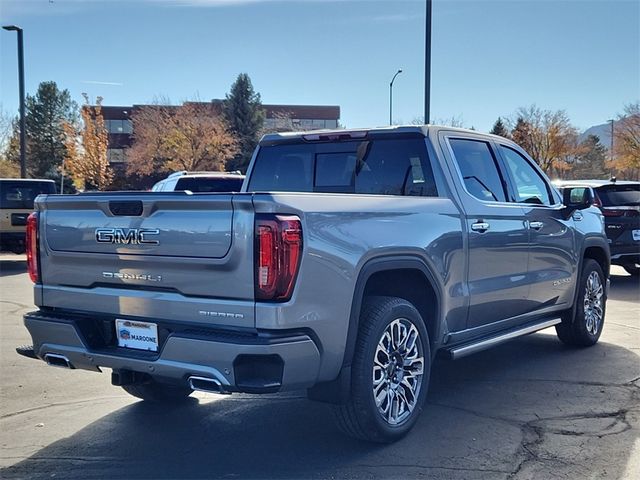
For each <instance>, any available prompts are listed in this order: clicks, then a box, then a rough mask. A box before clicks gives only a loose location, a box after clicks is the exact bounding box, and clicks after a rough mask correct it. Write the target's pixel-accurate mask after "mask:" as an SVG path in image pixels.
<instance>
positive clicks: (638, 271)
mask: <svg viewBox="0 0 640 480" xmlns="http://www.w3.org/2000/svg"><path fill="white" fill-rule="evenodd" d="M622 268H624V269H625V270H626V271H627V273H628V274H629V275H631V276H632V277H638V276H640V267H638V265H636V264H631V265H623V266H622Z"/></svg>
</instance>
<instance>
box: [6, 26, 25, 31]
mask: <svg viewBox="0 0 640 480" xmlns="http://www.w3.org/2000/svg"><path fill="white" fill-rule="evenodd" d="M2 28H3V29H4V30H8V31H10V32H21V31H22V29H21V28H20V27H18V26H16V25H3V26H2Z"/></svg>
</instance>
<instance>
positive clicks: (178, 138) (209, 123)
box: [127, 102, 238, 175]
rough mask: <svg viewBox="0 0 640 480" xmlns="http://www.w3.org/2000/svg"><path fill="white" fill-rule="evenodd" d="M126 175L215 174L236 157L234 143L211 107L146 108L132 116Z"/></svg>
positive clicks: (235, 144) (204, 104) (221, 120)
mask: <svg viewBox="0 0 640 480" xmlns="http://www.w3.org/2000/svg"><path fill="white" fill-rule="evenodd" d="M132 121H133V135H134V142H133V146H132V147H131V148H130V149H129V151H128V155H127V172H128V173H129V174H137V175H150V174H152V173H156V172H172V171H176V170H188V171H196V170H219V171H223V170H224V169H225V165H226V163H227V162H228V161H229V160H230V159H231V158H233V157H234V155H235V154H236V153H237V151H238V150H237V142H236V139H235V138H234V136H233V135H232V134H231V132H230V131H229V129H228V128H227V126H226V124H225V122H224V120H223V119H222V118H221V117H220V114H219V111H218V110H217V109H216V108H215V106H214V105H213V104H211V103H196V102H187V103H185V104H184V105H182V106H167V105H149V106H144V107H140V108H139V109H137V110H136V111H134V113H133V115H132Z"/></svg>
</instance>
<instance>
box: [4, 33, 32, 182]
mask: <svg viewBox="0 0 640 480" xmlns="http://www.w3.org/2000/svg"><path fill="white" fill-rule="evenodd" d="M2 28H3V29H5V30H8V31H10V32H17V34H18V84H19V87H18V88H19V90H20V176H21V177H22V178H27V163H26V150H25V143H26V142H25V121H24V115H25V113H24V44H23V42H22V29H21V28H20V27H16V26H15V25H4V26H3V27H2Z"/></svg>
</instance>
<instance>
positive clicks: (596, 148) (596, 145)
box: [572, 135, 607, 179]
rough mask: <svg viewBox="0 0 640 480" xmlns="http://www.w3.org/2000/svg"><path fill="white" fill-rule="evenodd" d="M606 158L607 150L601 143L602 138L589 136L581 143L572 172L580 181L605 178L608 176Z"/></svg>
mask: <svg viewBox="0 0 640 480" xmlns="http://www.w3.org/2000/svg"><path fill="white" fill-rule="evenodd" d="M606 158H607V149H606V148H605V146H604V145H602V143H600V138H599V137H598V136H597V135H589V136H588V137H587V138H585V139H584V140H583V141H582V142H581V143H580V146H579V153H578V155H577V156H576V159H575V166H574V168H573V172H572V174H573V177H574V178H579V179H585V178H595V179H599V178H605V177H606V176H607V171H606V169H605V161H606Z"/></svg>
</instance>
